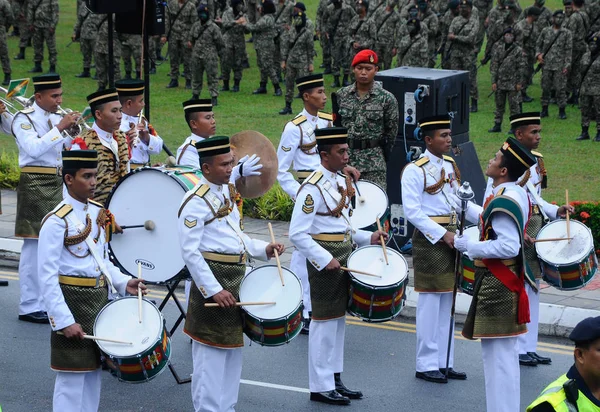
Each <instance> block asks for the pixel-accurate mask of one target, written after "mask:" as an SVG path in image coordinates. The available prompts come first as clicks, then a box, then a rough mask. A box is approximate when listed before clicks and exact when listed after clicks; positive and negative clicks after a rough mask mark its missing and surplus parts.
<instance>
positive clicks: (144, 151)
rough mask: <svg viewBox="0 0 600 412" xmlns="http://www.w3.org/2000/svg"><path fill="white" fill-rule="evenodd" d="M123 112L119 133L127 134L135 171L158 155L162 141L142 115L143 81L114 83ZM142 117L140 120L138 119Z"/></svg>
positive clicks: (132, 166)
mask: <svg viewBox="0 0 600 412" xmlns="http://www.w3.org/2000/svg"><path fill="white" fill-rule="evenodd" d="M115 87H116V89H117V93H119V101H120V102H121V108H122V111H123V117H122V118H121V127H120V129H121V131H122V132H123V133H125V134H127V139H128V143H129V147H130V150H131V159H130V164H129V165H130V167H131V169H136V168H138V167H141V166H145V165H147V164H148V163H149V162H150V155H151V154H159V153H160V151H161V150H162V146H163V140H162V139H161V137H160V136H159V135H158V134H157V133H156V130H155V129H154V127H152V125H149V124H148V121H147V120H146V118H145V117H144V116H143V115H142V110H143V109H144V106H145V104H144V87H145V83H144V81H143V80H119V81H117V82H116V83H115ZM140 117H142V119H140Z"/></svg>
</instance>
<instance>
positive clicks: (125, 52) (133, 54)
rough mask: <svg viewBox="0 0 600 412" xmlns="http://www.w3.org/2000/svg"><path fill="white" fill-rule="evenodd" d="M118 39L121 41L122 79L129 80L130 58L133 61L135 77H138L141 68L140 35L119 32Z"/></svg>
mask: <svg viewBox="0 0 600 412" xmlns="http://www.w3.org/2000/svg"><path fill="white" fill-rule="evenodd" d="M119 41H120V42H121V58H122V59H123V63H124V65H125V77H124V79H125V80H131V69H132V64H131V59H132V58H133V60H134V62H135V63H134V64H135V78H136V79H139V78H140V77H141V76H140V75H141V73H140V71H141V70H142V69H141V67H142V66H141V61H142V35H141V34H124V33H119Z"/></svg>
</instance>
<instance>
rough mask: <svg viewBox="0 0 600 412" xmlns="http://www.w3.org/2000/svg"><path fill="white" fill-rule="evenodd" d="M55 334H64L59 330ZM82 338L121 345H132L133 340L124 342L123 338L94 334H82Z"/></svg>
mask: <svg viewBox="0 0 600 412" xmlns="http://www.w3.org/2000/svg"><path fill="white" fill-rule="evenodd" d="M56 334H57V335H63V336H64V335H65V334H64V333H62V332H61V331H58V332H56ZM83 339H92V340H101V341H104V342H112V343H122V344H123V345H133V342H125V341H124V340H116V339H108V338H101V337H99V336H94V335H86V334H84V335H83Z"/></svg>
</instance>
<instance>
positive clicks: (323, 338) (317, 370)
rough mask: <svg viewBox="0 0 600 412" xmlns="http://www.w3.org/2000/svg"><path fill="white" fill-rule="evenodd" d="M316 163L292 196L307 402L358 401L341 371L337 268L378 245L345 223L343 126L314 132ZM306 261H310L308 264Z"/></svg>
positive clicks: (344, 293)
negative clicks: (305, 291)
mask: <svg viewBox="0 0 600 412" xmlns="http://www.w3.org/2000/svg"><path fill="white" fill-rule="evenodd" d="M315 137H316V141H317V151H318V153H319V156H320V158H321V164H320V165H319V167H317V169H316V170H315V171H314V172H313V173H312V174H311V175H310V176H308V177H307V178H306V180H305V181H304V183H303V184H302V186H300V188H299V190H298V194H297V195H296V204H295V206H294V211H293V214H292V221H291V224H290V230H289V232H290V240H291V242H292V243H293V244H294V246H296V248H297V249H298V250H299V251H300V253H301V255H302V256H305V257H306V259H307V270H308V279H309V282H310V286H311V287H310V298H311V304H312V322H311V326H310V335H309V340H308V377H309V386H310V400H311V401H317V402H324V403H330V404H334V405H348V404H350V399H361V398H362V397H363V395H362V393H361V392H360V391H353V390H350V389H348V388H347V387H346V386H345V385H344V384H343V382H342V380H341V377H340V374H341V372H342V370H343V368H344V334H345V327H346V306H347V304H348V273H346V272H345V271H343V270H341V269H340V266H344V265H346V261H347V259H348V256H350V253H351V252H352V243H353V242H356V243H357V244H358V245H359V246H364V245H368V244H378V243H379V236H380V235H382V236H383V237H384V238H385V239H387V237H388V236H387V233H384V232H379V231H377V232H374V233H370V232H367V231H364V230H353V229H352V227H351V225H350V215H351V214H352V207H351V203H350V199H351V198H352V197H353V196H354V189H353V187H352V184H351V178H350V177H349V176H344V175H342V174H340V173H338V172H340V171H341V170H343V169H344V167H345V166H346V165H347V164H348V159H349V156H348V143H347V141H348V130H347V129H345V128H343V127H331V128H325V129H317V130H315ZM309 263H310V264H309Z"/></svg>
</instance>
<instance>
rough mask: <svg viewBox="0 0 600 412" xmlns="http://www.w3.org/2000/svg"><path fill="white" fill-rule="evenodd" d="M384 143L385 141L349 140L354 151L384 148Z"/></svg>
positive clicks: (349, 145)
mask: <svg viewBox="0 0 600 412" xmlns="http://www.w3.org/2000/svg"><path fill="white" fill-rule="evenodd" d="M384 143H385V140H383V139H348V147H349V148H350V149H353V150H364V149H372V148H374V147H379V146H383V145H384Z"/></svg>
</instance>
